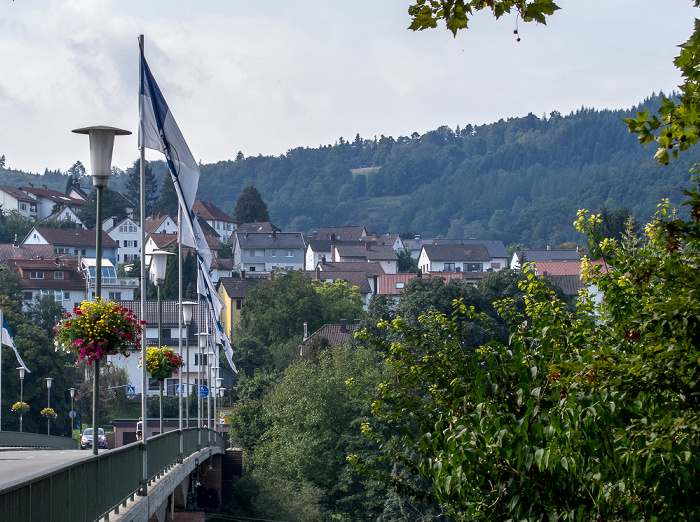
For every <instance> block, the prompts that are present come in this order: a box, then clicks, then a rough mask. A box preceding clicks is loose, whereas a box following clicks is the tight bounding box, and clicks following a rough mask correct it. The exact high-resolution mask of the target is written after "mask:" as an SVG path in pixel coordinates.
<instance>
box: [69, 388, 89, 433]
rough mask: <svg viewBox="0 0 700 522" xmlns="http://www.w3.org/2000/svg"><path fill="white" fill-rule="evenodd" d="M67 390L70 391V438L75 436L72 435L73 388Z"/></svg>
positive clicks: (73, 413)
mask: <svg viewBox="0 0 700 522" xmlns="http://www.w3.org/2000/svg"><path fill="white" fill-rule="evenodd" d="M68 391H69V392H70V438H71V439H72V438H73V437H74V436H75V435H73V429H74V428H73V427H74V422H75V411H74V410H73V399H74V398H75V388H68ZM93 440H94V439H93Z"/></svg>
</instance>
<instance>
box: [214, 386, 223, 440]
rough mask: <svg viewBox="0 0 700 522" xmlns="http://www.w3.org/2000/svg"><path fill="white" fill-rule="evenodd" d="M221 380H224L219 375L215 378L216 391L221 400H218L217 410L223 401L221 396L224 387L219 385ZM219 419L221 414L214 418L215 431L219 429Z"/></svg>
mask: <svg viewBox="0 0 700 522" xmlns="http://www.w3.org/2000/svg"><path fill="white" fill-rule="evenodd" d="M223 382H224V380H223V379H222V378H221V377H217V378H216V391H217V392H218V396H219V399H221V400H219V411H221V405H222V403H223V397H224V389H223V388H222V387H221V385H222V384H223ZM219 419H221V414H219V416H218V417H217V418H216V426H217V431H218V429H219V428H218V426H219V422H220V420H219Z"/></svg>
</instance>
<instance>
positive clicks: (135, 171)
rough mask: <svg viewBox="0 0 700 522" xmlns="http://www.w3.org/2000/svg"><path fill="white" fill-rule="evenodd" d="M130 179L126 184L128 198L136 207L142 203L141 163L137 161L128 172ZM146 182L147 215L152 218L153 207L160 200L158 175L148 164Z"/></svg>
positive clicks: (145, 173) (145, 174) (145, 172)
mask: <svg viewBox="0 0 700 522" xmlns="http://www.w3.org/2000/svg"><path fill="white" fill-rule="evenodd" d="M127 174H128V176H129V178H128V179H127V182H126V197H127V198H128V199H129V201H131V202H132V203H134V204H135V205H136V204H137V203H138V202H139V201H141V196H140V195H141V161H140V160H136V161H134V164H133V165H132V166H131V168H129V169H128V170H127ZM143 176H144V181H145V187H146V193H145V196H144V198H145V203H146V205H145V206H146V215H147V216H150V215H151V212H152V210H153V205H154V204H155V202H156V201H157V200H158V180H157V179H156V175H155V174H154V172H153V169H152V168H151V165H150V164H149V163H148V162H146V165H145V168H144V173H143ZM139 209H140V205H139V206H137V208H136V209H135V211H136V213H138V212H139Z"/></svg>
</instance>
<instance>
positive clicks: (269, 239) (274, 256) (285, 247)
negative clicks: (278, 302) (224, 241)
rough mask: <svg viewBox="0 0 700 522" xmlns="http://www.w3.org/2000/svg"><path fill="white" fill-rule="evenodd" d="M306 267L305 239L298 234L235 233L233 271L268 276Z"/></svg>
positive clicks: (274, 232) (273, 232)
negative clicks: (277, 271)
mask: <svg viewBox="0 0 700 522" xmlns="http://www.w3.org/2000/svg"><path fill="white" fill-rule="evenodd" d="M277 268H280V269H284V270H287V271H289V270H302V269H303V268H304V239H303V237H302V235H301V233H299V232H276V231H275V230H274V229H273V231H272V232H271V233H259V232H256V233H253V232H236V233H235V234H234V241H233V269H234V270H245V271H246V272H263V273H269V272H271V271H273V270H275V269H277Z"/></svg>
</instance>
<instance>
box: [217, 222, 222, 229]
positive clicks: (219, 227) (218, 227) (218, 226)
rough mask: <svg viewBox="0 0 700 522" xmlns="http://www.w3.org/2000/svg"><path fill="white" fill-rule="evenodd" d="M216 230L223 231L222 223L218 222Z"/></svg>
mask: <svg viewBox="0 0 700 522" xmlns="http://www.w3.org/2000/svg"><path fill="white" fill-rule="evenodd" d="M216 230H221V223H219V222H218V221H217V222H216Z"/></svg>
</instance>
